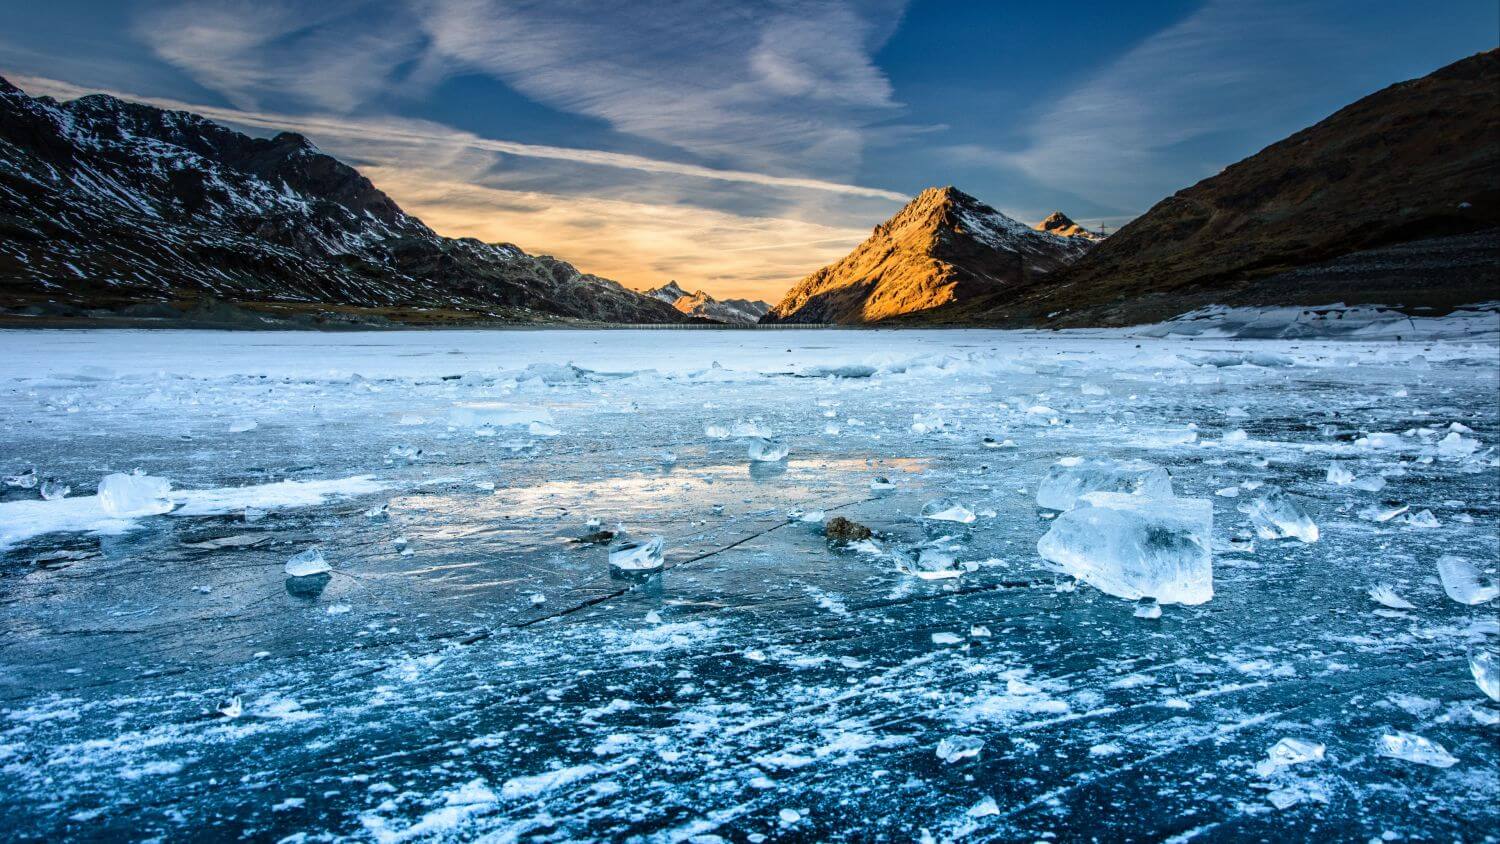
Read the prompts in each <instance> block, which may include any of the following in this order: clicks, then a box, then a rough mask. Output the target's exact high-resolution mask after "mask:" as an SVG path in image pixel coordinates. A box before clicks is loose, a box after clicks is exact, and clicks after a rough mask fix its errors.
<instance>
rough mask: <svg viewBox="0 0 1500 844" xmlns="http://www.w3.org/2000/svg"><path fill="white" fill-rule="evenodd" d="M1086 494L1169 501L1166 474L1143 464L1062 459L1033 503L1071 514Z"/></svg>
mask: <svg viewBox="0 0 1500 844" xmlns="http://www.w3.org/2000/svg"><path fill="white" fill-rule="evenodd" d="M1090 492H1121V493H1130V494H1132V495H1139V496H1142V497H1146V498H1171V497H1172V478H1171V477H1170V476H1168V475H1167V470H1166V469H1163V468H1162V467H1160V466H1157V465H1155V464H1154V463H1147V462H1145V461H1144V460H1085V459H1083V458H1080V457H1064V458H1063V459H1061V460H1059V461H1057V462H1056V463H1054V464H1052V468H1050V469H1048V470H1047V477H1045V478H1043V479H1042V483H1041V485H1040V486H1038V487H1037V489H1036V503H1037V506H1039V507H1046V508H1047V509H1049V510H1071V509H1073V508H1074V507H1076V506H1078V499H1079V497H1080V496H1083V495H1085V494H1086V493H1090Z"/></svg>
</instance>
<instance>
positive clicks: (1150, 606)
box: [1135, 600, 1161, 618]
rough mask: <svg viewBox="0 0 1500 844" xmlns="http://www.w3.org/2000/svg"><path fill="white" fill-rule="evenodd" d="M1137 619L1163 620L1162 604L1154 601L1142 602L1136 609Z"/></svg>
mask: <svg viewBox="0 0 1500 844" xmlns="http://www.w3.org/2000/svg"><path fill="white" fill-rule="evenodd" d="M1135 617H1136V618H1161V604H1158V603H1157V602H1155V601H1152V600H1146V601H1142V602H1140V603H1139V604H1137V605H1136V607H1135Z"/></svg>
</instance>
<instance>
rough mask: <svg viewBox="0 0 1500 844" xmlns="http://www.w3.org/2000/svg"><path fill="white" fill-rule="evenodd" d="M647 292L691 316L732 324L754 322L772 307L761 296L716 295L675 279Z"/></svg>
mask: <svg viewBox="0 0 1500 844" xmlns="http://www.w3.org/2000/svg"><path fill="white" fill-rule="evenodd" d="M646 295H647V296H650V297H652V298H653V299H658V300H660V301H662V302H666V303H667V304H669V305H671V306H672V307H674V308H676V309H677V310H679V311H681V312H682V313H684V314H687V315H688V316H692V317H698V318H700V319H708V320H713V321H714V322H723V323H728V324H730V325H752V324H754V323H755V322H756V321H757V320H759V319H760V318H761V317H762V316H764V315H765V313H766V311H769V310H770V309H771V305H770V303H769V302H762V301H760V300H759V299H715V298H714V297H712V296H710V295H708V294H707V293H705V292H703V291H702V290H695V291H693V292H692V293H689V292H687V291H686V290H684V289H682V287H681V286H680V285H678V283H677V282H676V281H669V282H667V283H666V284H663V285H662V286H661V287H657V288H653V289H651V290H647V291H646Z"/></svg>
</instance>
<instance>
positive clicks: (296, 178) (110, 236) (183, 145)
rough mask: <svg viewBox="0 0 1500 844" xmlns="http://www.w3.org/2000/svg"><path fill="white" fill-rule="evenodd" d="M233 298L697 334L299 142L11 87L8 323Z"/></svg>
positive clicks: (293, 310)
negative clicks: (457, 232) (465, 228)
mask: <svg viewBox="0 0 1500 844" xmlns="http://www.w3.org/2000/svg"><path fill="white" fill-rule="evenodd" d="M222 301H232V302H237V303H239V304H240V305H242V306H243V307H245V308H248V309H250V310H251V311H253V312H257V313H261V314H268V313H269V314H276V315H279V316H295V315H301V316H302V317H304V318H306V317H308V316H311V315H318V314H323V315H326V314H328V313H330V312H332V313H334V314H335V316H337V315H339V314H342V315H343V316H344V317H349V316H351V315H353V316H355V317H357V316H358V315H361V314H362V315H365V316H368V317H371V318H375V319H377V320H378V319H380V318H392V319H398V320H406V321H425V322H433V321H467V320H473V319H483V320H489V321H507V322H511V321H514V322H531V321H550V320H559V319H562V320H566V319H576V320H598V321H611V322H685V321H688V318H687V317H685V316H683V315H682V314H681V313H680V312H678V311H677V310H676V309H675V308H672V307H670V306H667V305H664V304H662V303H661V302H658V301H657V300H655V299H652V298H649V297H646V296H642V295H640V294H638V293H635V292H633V291H631V290H627V289H626V288H624V287H622V286H621V285H619V284H617V283H615V282H613V281H609V280H607V279H603V278H599V277H597V276H592V275H588V274H585V273H580V272H579V271H578V270H576V269H575V268H574V267H572V266H571V265H570V264H567V263H565V262H563V261H560V260H557V259H555V258H550V257H546V256H533V255H528V254H526V253H525V252H522V251H521V250H520V249H519V248H517V247H515V246H512V245H509V244H488V243H482V242H480V241H478V240H473V239H469V238H461V239H453V238H447V237H441V236H439V235H437V234H436V233H434V232H433V231H432V230H431V229H429V228H427V226H425V225H423V223H422V221H421V220H418V219H417V218H415V217H412V216H411V215H409V214H407V213H405V212H403V211H402V210H401V209H400V208H399V207H397V205H396V203H394V202H392V201H391V199H390V198H389V197H387V196H386V195H385V194H383V193H381V192H380V191H379V190H378V189H376V188H375V186H374V185H372V184H371V183H370V181H369V180H368V179H366V178H365V177H364V176H361V175H360V174H359V172H358V171H356V170H355V169H354V168H352V167H349V166H348V165H346V164H343V163H342V162H340V161H338V160H337V159H335V158H333V157H331V156H329V155H326V154H324V153H322V152H321V151H319V150H318V148H317V147H315V146H314V145H313V144H312V143H311V142H309V141H308V140H307V139H306V138H304V137H302V136H300V135H296V134H292V133H282V134H279V135H276V136H275V137H273V138H269V139H266V138H252V137H249V136H247V135H243V134H241V133H239V132H236V131H233V130H231V129H228V128H226V127H224V126H220V125H218V124H216V123H213V122H212V121H209V120H207V119H205V118H202V117H199V116H197V115H194V114H190V113H187V112H181V111H164V110H162V109H158V108H153V107H151V106H146V105H140V104H136V103H129V102H124V101H121V100H118V99H115V98H113V97H108V96H102V95H95V96H88V97H82V98H80V99H77V100H73V101H70V102H64V103H59V102H57V101H55V100H52V99H51V98H48V97H36V98H33V97H30V96H27V95H26V94H25V93H24V92H22V91H21V90H20V89H18V88H16V87H15V86H13V85H11V84H10V83H8V82H5V81H4V80H0V308H10V309H12V313H22V314H41V315H69V314H80V315H83V314H86V315H94V316H98V315H101V314H115V313H124V314H132V313H135V314H139V313H152V314H170V313H176V312H177V311H181V310H184V309H190V308H192V307H194V306H195V305H196V306H198V307H199V308H200V309H201V308H205V307H207V308H210V309H212V308H213V307H214V303H216V302H222ZM153 303H154V304H153ZM173 306H175V307H173ZM221 310H222V309H221Z"/></svg>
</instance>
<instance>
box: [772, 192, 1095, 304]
mask: <svg viewBox="0 0 1500 844" xmlns="http://www.w3.org/2000/svg"><path fill="white" fill-rule="evenodd" d="M1090 245H1091V244H1090V243H1089V241H1088V240H1086V239H1084V238H1071V237H1059V236H1057V235H1054V234H1049V233H1047V232H1040V231H1037V230H1035V229H1033V228H1031V227H1030V226H1027V225H1025V224H1023V223H1018V222H1016V221H1015V220H1012V219H1011V218H1009V217H1007V216H1005V215H1004V214H1001V213H1000V212H999V211H996V210H995V209H993V208H991V207H989V206H988V205H985V204H984V203H983V202H980V201H979V200H977V199H975V198H974V197H972V196H969V195H968V194H966V193H964V192H963V191H960V190H958V189H957V188H954V187H944V188H928V189H927V190H924V191H922V193H921V194H919V195H918V196H917V198H916V199H913V200H912V201H911V202H909V203H907V205H906V207H905V208H902V209H901V210H900V211H899V212H897V213H896V215H895V216H894V217H892V218H891V219H889V220H887V221H886V222H884V223H882V224H880V225H878V226H876V227H875V230H874V232H873V233H872V234H871V235H870V237H869V238H868V239H867V240H865V242H864V243H861V244H860V245H859V246H857V247H855V249H854V251H853V252H850V253H849V254H848V255H847V256H845V257H844V258H843V259H841V260H839V261H838V262H837V263H835V264H832V265H830V266H827V267H824V268H823V269H821V270H818V271H817V272H815V273H813V274H812V275H810V276H808V277H807V278H805V279H803V280H802V281H800V282H798V283H797V285H796V286H794V287H793V288H792V289H791V290H790V291H788V292H787V294H786V296H785V298H783V299H782V300H781V302H780V303H779V304H777V305H776V307H774V308H772V309H771V310H770V312H768V313H767V314H766V315H765V316H764V317H762V318H761V322H762V323H775V322H811V323H829V322H832V323H843V324H860V323H870V322H878V321H880V320H883V319H889V318H892V317H896V316H900V315H902V314H908V313H913V312H920V311H925V310H928V309H931V308H936V307H939V306H942V305H947V304H950V303H954V302H963V301H967V300H969V299H972V298H974V297H976V296H981V295H986V294H990V293H993V292H996V291H998V290H1004V289H1007V288H1010V287H1013V286H1016V285H1023V284H1028V283H1030V282H1031V281H1033V280H1034V279H1035V278H1036V277H1038V276H1040V275H1043V274H1046V273H1050V272H1053V271H1055V270H1057V269H1060V268H1062V267H1064V266H1067V265H1068V264H1069V263H1072V262H1073V261H1075V260H1077V259H1078V258H1079V257H1080V256H1081V255H1083V253H1084V252H1086V251H1088V249H1089V246H1090Z"/></svg>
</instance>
